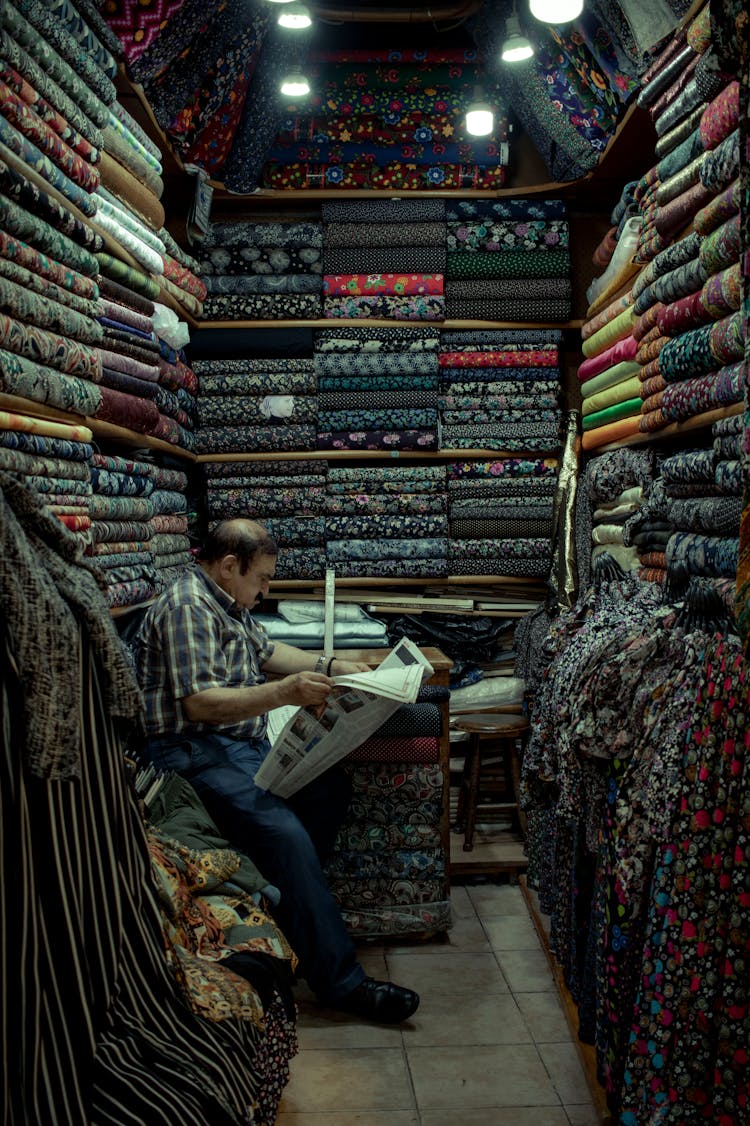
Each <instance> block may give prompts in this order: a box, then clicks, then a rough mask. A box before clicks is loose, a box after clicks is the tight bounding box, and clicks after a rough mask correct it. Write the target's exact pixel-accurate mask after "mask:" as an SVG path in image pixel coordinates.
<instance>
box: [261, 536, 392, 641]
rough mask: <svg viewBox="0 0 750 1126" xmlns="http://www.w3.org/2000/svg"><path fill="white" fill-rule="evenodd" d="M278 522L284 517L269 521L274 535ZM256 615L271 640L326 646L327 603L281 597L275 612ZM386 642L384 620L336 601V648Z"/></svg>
mask: <svg viewBox="0 0 750 1126" xmlns="http://www.w3.org/2000/svg"><path fill="white" fill-rule="evenodd" d="M277 523H281V521H274V520H269V521H267V522H266V527H267V528H268V530H269V532H271V534H272V535H274V530H273V529H274V526H275V525H276V524H277ZM274 538H276V537H275V535H274ZM277 542H279V541H278V540H277ZM284 551H285V548H284V547H282V553H283V552H284ZM282 558H283V554H282ZM253 617H254V618H255V619H256V620H257V621H259V622H260V623H261V625H263V626H264V627H265V630H266V632H267V634H268V636H269V637H270V639H271V641H283V642H285V643H286V644H287V645H296V646H297V648H298V649H323V646H324V643H325V606H324V605H323V603H322V602H307V601H305V600H303V599H300V600H299V601H291V600H283V599H282V600H281V601H280V602H279V603H278V605H277V608H276V613H275V614H267V613H263V614H257V613H256V614H253ZM387 644H388V637H387V631H386V627H385V625H384V623H383V622H378V621H376V620H375V619H374V618H371V617H370V616H369V614H366V613H365V612H364V610H363V609H362V607H361V606H356V605H354V604H353V603H351V604H347V603H340V602H338V603H336V605H335V606H334V608H333V647H334V649H380V648H382V647H383V646H385V645H387Z"/></svg>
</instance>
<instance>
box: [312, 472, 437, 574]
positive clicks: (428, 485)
mask: <svg viewBox="0 0 750 1126" xmlns="http://www.w3.org/2000/svg"><path fill="white" fill-rule="evenodd" d="M325 534H326V561H327V564H328V566H329V567H332V568H333V569H334V570H335V572H336V574H337V576H339V577H341V578H364V577H366V576H367V575H377V576H381V577H390V576H394V577H402V578H439V577H441V576H444V575H446V574H447V573H448V571H447V566H448V564H447V553H448V539H447V536H448V518H447V515H446V496H445V470H444V468H443V467H442V466H441V465H429V466H408V467H407V466H387V467H383V468H380V467H376V466H361V467H359V468H350V467H341V468H339V467H335V466H331V467H330V468H329V470H328V474H327V477H326V518H325Z"/></svg>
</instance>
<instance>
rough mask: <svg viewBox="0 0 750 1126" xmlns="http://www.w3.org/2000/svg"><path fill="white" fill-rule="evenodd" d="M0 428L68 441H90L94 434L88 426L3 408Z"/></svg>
mask: <svg viewBox="0 0 750 1126" xmlns="http://www.w3.org/2000/svg"><path fill="white" fill-rule="evenodd" d="M0 429H2V430H13V431H18V432H20V433H24V434H39V435H41V436H43V437H49V438H61V439H65V440H67V441H70V442H91V440H92V438H93V436H94V435H93V432H92V431H91V430H90V429H89V428H88V426H81V425H77V424H75V423H71V422H52V421H51V420H50V419H46V418H34V417H33V416H31V415H25V414H18V413H16V412H15V411H4V410H0Z"/></svg>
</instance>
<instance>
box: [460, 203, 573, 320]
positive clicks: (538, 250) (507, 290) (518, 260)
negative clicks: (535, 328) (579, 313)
mask: <svg viewBox="0 0 750 1126" xmlns="http://www.w3.org/2000/svg"><path fill="white" fill-rule="evenodd" d="M447 219H448V235H447V240H448V241H447V246H448V257H447V265H446V281H445V302H446V306H445V307H446V314H445V315H446V317H448V318H450V319H451V320H484V321H533V322H539V321H567V320H568V319H569V317H570V313H571V282H570V250H569V231H568V221H567V219H566V208H565V203H564V202H563V201H562V200H525V199H507V200H473V199H472V200H459V201H458V202H456V203H453V202H452V201H451V203H450V204H449V205H448V211H447Z"/></svg>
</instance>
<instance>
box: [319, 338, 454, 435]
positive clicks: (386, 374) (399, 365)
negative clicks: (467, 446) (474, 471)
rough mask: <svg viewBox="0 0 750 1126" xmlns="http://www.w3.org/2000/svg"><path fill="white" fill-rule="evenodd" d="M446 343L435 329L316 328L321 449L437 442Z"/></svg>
mask: <svg viewBox="0 0 750 1126" xmlns="http://www.w3.org/2000/svg"><path fill="white" fill-rule="evenodd" d="M439 343H440V336H439V333H438V331H437V329H433V328H420V327H414V328H406V327H404V328H342V329H333V328H332V329H322V330H320V331H318V332H316V333H315V354H314V361H315V372H316V376H317V382H318V434H317V447H318V449H321V450H330V449H339V450H360V449H362V450H382V449H400V450H434V449H437V427H438V413H437V390H438V348H439Z"/></svg>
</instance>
